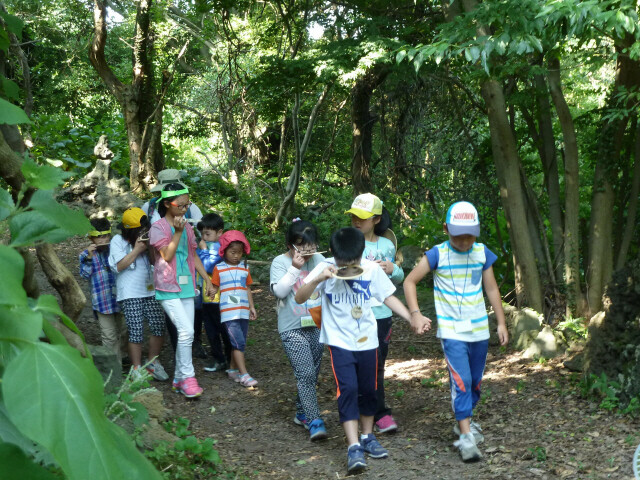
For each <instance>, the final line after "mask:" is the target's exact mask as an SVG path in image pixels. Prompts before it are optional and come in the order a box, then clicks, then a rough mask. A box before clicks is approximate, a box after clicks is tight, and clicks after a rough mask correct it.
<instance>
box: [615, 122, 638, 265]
mask: <svg viewBox="0 0 640 480" xmlns="http://www.w3.org/2000/svg"><path fill="white" fill-rule="evenodd" d="M633 165H634V166H633V180H632V181H631V195H630V197H629V204H628V205H627V221H626V222H625V226H624V230H623V231H622V241H621V242H620V250H619V251H618V257H617V259H616V269H620V268H622V267H624V265H625V263H626V260H627V253H628V252H629V246H630V245H631V240H632V239H633V233H634V231H635V229H636V227H637V225H636V214H637V211H638V194H640V122H636V131H635V143H634V164H633Z"/></svg>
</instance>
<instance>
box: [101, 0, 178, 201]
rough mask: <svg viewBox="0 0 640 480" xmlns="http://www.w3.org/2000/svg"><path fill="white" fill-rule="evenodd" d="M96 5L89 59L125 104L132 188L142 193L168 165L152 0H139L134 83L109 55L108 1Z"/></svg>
mask: <svg viewBox="0 0 640 480" xmlns="http://www.w3.org/2000/svg"><path fill="white" fill-rule="evenodd" d="M93 5H94V7H93V20H94V36H93V42H92V44H91V47H90V50H89V60H90V61H91V64H92V65H93V67H94V69H95V70H96V72H98V74H99V75H100V78H101V79H102V81H103V82H104V84H105V85H106V87H107V89H108V90H109V91H110V92H111V94H112V95H113V96H114V97H115V98H116V99H117V100H118V103H120V107H121V108H122V112H123V115H124V121H125V125H126V128H127V137H128V140H129V161H130V164H131V168H130V173H129V179H130V182H131V191H132V192H135V193H139V192H141V191H145V190H149V186H150V185H152V184H154V183H156V179H157V175H156V174H157V171H158V170H160V169H162V168H163V165H164V156H163V152H162V143H161V138H160V137H161V133H162V113H163V98H162V95H161V94H160V92H158V91H157V90H156V89H155V87H154V83H153V69H152V64H153V62H152V61H151V58H150V57H151V55H152V52H153V33H152V29H151V16H152V14H151V5H152V0H141V1H140V2H139V3H138V10H137V13H136V31H135V38H134V48H133V59H132V62H133V65H132V66H133V79H132V82H131V84H124V83H122V82H121V81H120V80H119V79H118V78H117V77H116V75H115V74H114V73H113V71H112V70H111V68H110V67H109V65H108V64H107V61H106V58H105V54H104V49H105V45H106V42H107V20H106V10H107V9H106V5H107V2H105V1H101V0H94V4H93ZM166 87H168V85H166Z"/></svg>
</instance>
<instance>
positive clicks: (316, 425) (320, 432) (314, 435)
mask: <svg viewBox="0 0 640 480" xmlns="http://www.w3.org/2000/svg"><path fill="white" fill-rule="evenodd" d="M323 438H327V429H326V428H324V422H323V421H322V419H321V418H316V419H315V420H314V421H313V422H311V423H310V424H309V439H310V440H322V439H323Z"/></svg>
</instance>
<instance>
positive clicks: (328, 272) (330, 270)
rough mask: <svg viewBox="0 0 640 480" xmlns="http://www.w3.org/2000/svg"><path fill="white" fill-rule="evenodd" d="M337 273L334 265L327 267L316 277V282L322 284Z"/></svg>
mask: <svg viewBox="0 0 640 480" xmlns="http://www.w3.org/2000/svg"><path fill="white" fill-rule="evenodd" d="M337 271H338V269H337V268H336V267H335V266H334V265H329V266H328V267H327V268H325V269H324V270H323V271H322V273H320V275H318V280H319V281H320V282H324V281H325V280H327V279H329V278H331V277H333V275H334V274H335V273H336V272H337Z"/></svg>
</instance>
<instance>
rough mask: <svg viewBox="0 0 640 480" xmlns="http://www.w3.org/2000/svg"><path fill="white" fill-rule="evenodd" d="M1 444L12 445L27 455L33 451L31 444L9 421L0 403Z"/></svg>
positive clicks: (5, 410)
mask: <svg viewBox="0 0 640 480" xmlns="http://www.w3.org/2000/svg"><path fill="white" fill-rule="evenodd" d="M2 442H6V443H13V444H14V445H16V446H18V447H20V448H21V449H22V450H24V451H25V452H27V453H29V454H31V453H33V452H34V451H35V448H34V445H33V442H32V441H31V440H29V439H28V438H27V437H25V436H24V435H23V434H22V433H20V430H18V429H17V427H16V426H15V425H14V424H13V422H12V421H11V420H9V416H8V415H7V409H6V408H5V406H4V404H3V403H0V443H2ZM0 463H1V462H0Z"/></svg>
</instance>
